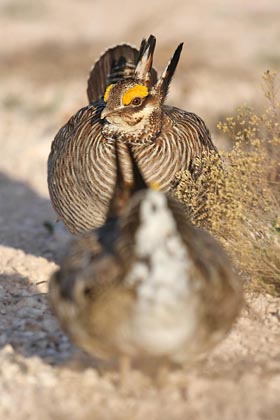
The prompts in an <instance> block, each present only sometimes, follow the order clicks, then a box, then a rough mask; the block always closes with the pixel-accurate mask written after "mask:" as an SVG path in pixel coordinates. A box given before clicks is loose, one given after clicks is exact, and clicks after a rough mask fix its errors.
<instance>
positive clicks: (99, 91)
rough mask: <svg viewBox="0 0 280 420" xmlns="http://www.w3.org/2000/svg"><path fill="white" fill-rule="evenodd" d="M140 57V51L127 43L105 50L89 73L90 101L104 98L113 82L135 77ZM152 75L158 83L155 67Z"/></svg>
mask: <svg viewBox="0 0 280 420" xmlns="http://www.w3.org/2000/svg"><path fill="white" fill-rule="evenodd" d="M142 43H143V42H142ZM138 57H139V51H138V50H137V49H136V48H134V47H131V46H130V45H127V44H124V45H117V46H116V47H113V48H110V49H108V50H107V51H105V53H104V54H103V55H102V56H101V57H100V58H99V60H98V61H97V62H96V63H95V64H94V66H93V67H92V69H91V71H90V74H89V78H88V87H87V95H88V100H89V102H90V103H91V102H95V101H98V100H99V99H100V98H102V96H103V95H104V92H105V90H106V87H107V86H108V85H110V84H111V83H116V82H117V81H118V80H121V79H127V78H130V77H132V78H133V77H134V72H135V68H136V65H137V62H138ZM151 76H152V84H154V83H156V81H157V73H156V71H155V70H154V69H152V71H151Z"/></svg>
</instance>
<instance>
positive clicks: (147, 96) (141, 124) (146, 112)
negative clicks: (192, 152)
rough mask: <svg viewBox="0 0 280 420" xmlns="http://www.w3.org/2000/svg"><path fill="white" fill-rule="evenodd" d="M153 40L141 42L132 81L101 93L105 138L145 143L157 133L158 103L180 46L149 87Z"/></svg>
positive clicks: (180, 46)
mask: <svg viewBox="0 0 280 420" xmlns="http://www.w3.org/2000/svg"><path fill="white" fill-rule="evenodd" d="M155 43H156V40H155V37H153V36H152V35H151V36H150V37H149V39H148V41H143V42H142V45H141V47H140V52H139V59H138V63H137V66H136V68H135V73H134V77H133V78H129V79H124V80H120V81H118V82H117V83H115V84H110V85H109V86H108V87H107V88H106V91H105V93H104V96H103V99H104V103H105V107H104V109H103V111H102V113H101V118H102V119H103V120H104V122H105V124H104V127H103V134H104V135H105V136H106V137H113V138H118V139H121V140H126V141H127V142H128V143H134V142H136V143H137V142H139V141H140V142H149V141H151V140H153V139H154V138H155V137H156V136H157V135H158V134H159V132H160V130H161V121H162V118H161V115H162V104H163V102H164V100H165V98H166V96H167V93H168V87H169V85H170V82H171V79H172V76H173V74H174V72H175V69H176V67H177V64H178V61H179V58H180V54H181V50H182V46H183V44H180V45H179V46H178V48H177V49H176V51H175V53H174V55H173V57H172V58H171V60H170V61H169V63H168V65H167V66H166V68H165V70H164V71H163V73H162V75H161V77H160V78H159V79H158V81H157V82H156V83H154V84H152V77H151V69H152V63H153V53H154V48H155Z"/></svg>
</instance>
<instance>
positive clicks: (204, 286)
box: [49, 141, 242, 379]
mask: <svg viewBox="0 0 280 420" xmlns="http://www.w3.org/2000/svg"><path fill="white" fill-rule="evenodd" d="M119 145H120V142H119V141H116V142H115V144H114V146H115V147H116V154H115V156H116V167H117V171H116V172H117V175H116V183H115V186H114V187H113V196H112V198H111V200H110V204H109V210H108V212H107V215H106V220H105V223H104V224H103V225H102V226H101V227H99V228H98V229H94V230H92V231H90V232H86V233H84V234H81V235H79V237H77V238H74V240H73V241H72V243H71V245H70V246H69V247H68V248H67V250H66V252H65V257H64V258H63V260H62V262H61V267H60V269H59V270H58V271H57V272H56V273H54V274H53V276H52V277H51V279H50V282H49V297H50V301H51V304H52V307H53V310H54V312H55V313H56V315H57V317H58V319H59V321H60V323H61V326H62V327H63V328H64V330H65V331H66V332H67V333H68V334H69V335H70V337H71V338H72V340H73V341H74V342H75V343H76V344H77V345H79V346H80V347H81V348H83V349H84V350H86V351H87V352H88V353H89V354H91V355H93V356H97V357H99V358H101V359H105V360H106V359H107V360H109V359H115V358H116V357H117V358H119V359H120V360H125V359H126V360H127V361H129V360H135V361H137V362H141V364H142V363H144V364H145V363H146V362H148V363H150V364H152V365H153V366H154V367H158V368H159V373H160V370H161V367H163V366H166V365H171V366H172V365H174V364H175V365H184V364H190V363H192V362H194V361H195V360H196V359H197V358H198V357H201V355H203V354H205V352H206V351H208V350H210V349H211V348H213V347H214V346H215V345H216V344H217V343H218V342H219V341H220V340H222V339H223V338H224V337H225V335H226V334H227V333H228V332H229V330H230V328H231V327H232V324H233V322H234V321H235V319H236V317H237V315H238V313H239V310H240V308H241V304H242V291H241V287H240V284H239V281H238V279H237V278H236V276H235V275H234V273H233V271H232V269H231V264H230V262H229V260H228V258H227V256H226V255H225V253H224V251H223V249H222V248H221V246H220V245H219V244H218V242H217V241H216V240H215V239H214V238H213V237H212V236H211V235H210V234H209V233H208V232H206V231H204V230H202V229H200V228H198V227H195V226H193V225H192V224H191V223H190V221H189V220H188V217H186V214H185V211H184V207H183V205H182V203H180V202H179V201H178V200H176V199H175V198H174V197H172V196H170V195H169V194H165V193H163V192H161V191H157V190H155V189H152V188H148V186H147V184H146V183H145V180H144V179H143V176H142V174H141V171H140V170H139V168H138V165H137V163H136V159H135V157H134V156H133V153H132V151H131V150H132V147H131V146H130V145H128V154H129V156H131V165H132V175H133V176H132V183H131V184H130V185H128V184H127V183H126V182H125V180H124V176H123V175H124V174H123V173H122V170H121V167H120V159H119V157H120V156H119ZM126 365H127V363H126ZM122 367H124V365H123V366H122ZM121 373H123V374H125V371H122V372H121ZM123 379H125V378H124V377H123Z"/></svg>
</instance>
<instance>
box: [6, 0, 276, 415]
mask: <svg viewBox="0 0 280 420" xmlns="http://www.w3.org/2000/svg"><path fill="white" fill-rule="evenodd" d="M279 21H280V3H279V2H278V1H276V0H259V1H255V2H249V1H247V2H244V1H241V0H228V1H226V2H225V1H221V0H203V1H202V0H196V1H193V0H189V1H188V2H185V1H184V0H174V1H173V2H171V1H160V0H149V1H147V0H144V1H142V2H141V3H139V4H138V5H137V6H136V5H134V7H133V10H132V3H131V2H129V1H125V0H120V1H118V2H114V1H109V0H104V1H102V2H101V0H81V1H79V2H77V1H74V0H61V1H60V2H57V1H54V0H40V1H39V0H37V1H36V0H1V1H0V28H1V33H2V37H1V48H0V86H1V87H0V113H1V115H0V148H1V155H0V314H1V322H0V372H1V374H0V419H4V418H5V419H6V420H25V419H28V420H29V419H31V420H37V419H40V420H45V419H46V420H49V419H54V420H64V419H67V420H71V419H73V420H74V419H75V420H76V419H77V420H86V419H93V420H99V419H102V420H103V419H104V420H105V419H106V420H107V419H108V420H111V419H117V420H124V419H126V420H138V419H139V420H140V419H141V420H142V419H144V418H149V419H153V420H175V419H176V420H177V419H178V420H181V419H188V420H192V419H193V420H199V419H207V420H217V419H223V420H244V419H246V420H279V419H280V398H279V395H280V306H279V298H272V297H270V296H268V295H260V296H257V295H255V296H246V298H247V301H248V306H247V307H246V308H245V309H244V310H243V313H242V315H241V317H240V319H239V321H238V322H237V324H236V325H235V327H234V329H233V331H232V333H231V334H230V335H229V336H228V337H227V339H226V340H225V341H224V342H223V343H221V345H220V346H219V347H218V348H216V349H215V351H213V352H212V353H211V354H210V355H209V356H208V357H207V359H206V360H204V361H201V362H200V363H199V364H197V366H193V367H192V368H191V369H189V370H188V371H184V370H182V371H177V372H174V373H172V374H171V375H170V377H169V379H168V381H167V383H166V385H165V386H164V387H163V388H162V389H160V390H159V389H157V388H155V387H154V385H153V384H152V383H151V381H150V379H149V378H148V377H146V376H144V375H143V374H141V373H140V372H137V371H134V372H133V373H132V376H131V387H130V389H129V390H127V391H123V390H120V388H119V386H118V374H117V373H116V372H115V371H114V370H112V369H108V367H107V368H106V367H105V366H103V365H101V364H100V363H98V362H97V361H94V360H90V359H89V358H87V357H86V356H85V355H83V354H82V353H81V352H80V351H79V350H78V349H76V348H74V347H73V346H72V345H71V344H70V343H69V341H68V339H67V338H66V337H65V336H64V334H63V333H62V332H61V330H60V329H59V327H58V325H57V323H56V320H55V319H54V317H53V316H52V314H51V311H50V309H49V306H48V300H47V296H46V291H47V282H48V279H49V276H50V274H51V273H52V272H53V271H54V270H55V269H56V268H57V263H58V261H59V255H60V253H61V252H62V250H63V247H64V245H65V242H66V241H67V240H68V238H69V236H68V234H67V233H66V232H65V231H64V229H63V227H62V226H59V224H57V225H55V229H54V231H52V229H51V226H52V224H53V223H54V221H55V216H54V213H53V211H52V208H51V205H50V201H49V197H48V191H47V184H46V160H47V156H48V153H49V150H50V144H51V141H52V139H53V137H54V135H55V134H56V132H57V131H58V129H59V128H60V127H61V125H62V124H63V123H64V122H65V121H66V120H67V119H68V118H69V117H70V116H71V114H72V113H74V112H75V111H76V110H78V109H79V108H80V107H82V106H83V105H85V104H86V96H85V89H86V79H87V74H88V70H89V68H90V67H91V65H92V64H93V62H94V61H95V59H96V58H97V57H98V55H99V54H100V53H101V52H102V51H103V50H104V49H105V48H106V47H107V46H111V45H114V44H115V43H118V42H122V41H127V42H130V43H133V44H139V42H140V40H141V39H142V37H143V36H147V35H148V34H149V33H153V34H154V35H156V36H157V38H158V46H157V49H156V54H155V65H156V67H157V68H158V69H160V70H161V69H163V66H164V65H165V64H166V62H167V60H168V59H169V57H170V56H171V54H172V53H173V51H174V49H175V47H176V46H177V44H178V43H179V42H181V41H184V42H185V47H184V50H183V54H182V59H181V62H180V65H179V67H178V71H177V73H176V76H175V78H174V82H173V84H172V88H171V91H170V95H169V103H171V104H174V105H176V106H180V107H182V108H185V109H187V110H190V111H193V112H196V113H198V114H199V115H200V116H202V117H203V118H204V119H205V121H206V122H207V124H208V126H209V127H210V129H211V132H212V134H213V137H214V139H215V142H216V144H218V146H219V147H227V145H226V144H225V142H224V139H223V138H222V136H221V135H220V134H219V133H218V132H217V129H216V124H217V122H218V121H219V120H220V119H221V118H223V117H224V116H227V115H232V114H233V112H234V109H235V108H236V107H237V106H239V105H241V104H243V103H244V102H246V103H248V104H250V105H253V106H255V107H256V108H257V109H258V108H260V107H261V106H262V102H263V99H262V98H263V94H262V91H261V76H262V73H263V72H264V71H265V70H267V69H271V70H273V69H274V70H280V26H279ZM178 383H180V386H179V385H178Z"/></svg>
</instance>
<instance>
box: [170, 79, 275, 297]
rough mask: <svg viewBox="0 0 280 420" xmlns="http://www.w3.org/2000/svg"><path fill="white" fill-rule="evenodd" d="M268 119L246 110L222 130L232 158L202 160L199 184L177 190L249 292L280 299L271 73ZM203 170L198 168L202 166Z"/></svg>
mask: <svg viewBox="0 0 280 420" xmlns="http://www.w3.org/2000/svg"><path fill="white" fill-rule="evenodd" d="M263 87H264V92H265V96H266V98H267V100H268V105H267V108H266V110H265V112H264V113H263V115H257V114H256V113H255V112H254V111H253V110H252V109H251V108H249V107H242V108H240V109H238V110H237V113H236V116H235V117H229V118H226V121H225V122H223V123H219V124H218V128H219V129H220V130H221V131H223V133H225V135H227V136H229V137H230V139H231V140H232V141H233V142H234V145H233V147H232V150H231V151H230V152H222V153H221V158H222V163H221V160H220V159H219V158H218V157H217V156H215V155H210V156H204V157H203V172H202V174H201V175H200V176H199V177H198V179H197V180H193V179H192V178H191V177H190V175H189V174H188V173H186V172H185V173H183V174H182V175H180V177H179V185H178V187H177V190H176V195H177V197H178V198H179V199H180V200H182V201H183V202H184V203H185V204H186V206H187V207H188V209H189V210H190V213H191V218H192V220H193V222H194V223H195V224H197V225H199V226H203V227H205V228H206V229H208V230H209V231H210V232H212V233H213V235H214V236H216V237H217V238H218V239H219V240H220V241H221V242H222V244H223V245H224V247H225V248H226V250H227V252H228V253H229V254H230V255H231V257H232V258H233V260H234V262H235V264H236V265H237V267H238V268H239V270H240V271H241V273H242V274H243V275H244V277H245V278H246V279H249V280H250V281H248V282H247V287H248V288H249V289H251V290H256V291H265V292H268V293H270V294H272V295H280V212H279V209H280V206H279V192H280V125H279V123H280V102H279V96H278V95H279V88H280V78H279V75H277V74H276V73H272V72H269V71H267V72H266V73H265V74H264V76H263ZM198 165H199V162H198Z"/></svg>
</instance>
